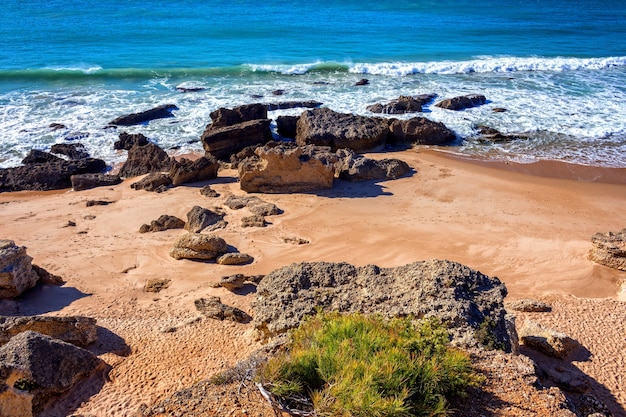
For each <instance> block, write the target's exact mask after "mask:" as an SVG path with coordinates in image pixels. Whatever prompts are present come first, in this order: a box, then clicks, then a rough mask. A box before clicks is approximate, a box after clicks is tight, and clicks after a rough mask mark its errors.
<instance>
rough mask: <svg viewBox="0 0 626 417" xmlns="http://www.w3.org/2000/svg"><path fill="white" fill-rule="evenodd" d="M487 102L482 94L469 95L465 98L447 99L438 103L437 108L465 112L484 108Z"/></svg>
mask: <svg viewBox="0 0 626 417" xmlns="http://www.w3.org/2000/svg"><path fill="white" fill-rule="evenodd" d="M486 102H487V98H486V97H485V96H483V95H482V94H468V95H465V96H458V97H452V98H447V99H445V100H441V101H440V102H438V103H436V104H435V106H437V107H441V108H442V109H446V110H455V111H460V110H465V109H469V108H471V107H477V106H482V105H483V104H485V103H486Z"/></svg>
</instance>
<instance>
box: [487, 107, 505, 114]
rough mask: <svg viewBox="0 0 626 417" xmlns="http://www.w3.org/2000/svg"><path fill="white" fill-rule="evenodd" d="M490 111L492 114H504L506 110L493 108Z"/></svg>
mask: <svg viewBox="0 0 626 417" xmlns="http://www.w3.org/2000/svg"><path fill="white" fill-rule="evenodd" d="M491 111H492V112H494V113H504V112H506V111H507V110H506V109H505V108H504V107H494V108H493V109H491Z"/></svg>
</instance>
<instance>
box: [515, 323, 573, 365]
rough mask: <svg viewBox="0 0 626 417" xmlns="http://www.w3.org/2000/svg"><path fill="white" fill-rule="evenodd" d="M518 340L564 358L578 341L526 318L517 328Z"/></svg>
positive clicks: (544, 352) (556, 356)
mask: <svg viewBox="0 0 626 417" xmlns="http://www.w3.org/2000/svg"><path fill="white" fill-rule="evenodd" d="M518 335H519V338H520V342H522V343H523V344H524V345H525V346H528V347H530V348H532V349H535V350H538V351H539V352H541V353H543V354H545V355H548V356H553V357H555V358H565V357H567V356H569V355H570V353H572V352H573V351H574V349H576V348H577V347H578V342H576V341H575V340H573V339H571V338H570V337H568V336H567V335H566V334H564V333H561V332H557V331H555V330H552V329H550V328H548V327H545V326H543V325H541V324H539V323H536V322H534V321H532V320H526V321H525V322H524V324H523V325H522V327H521V328H520V329H519V330H518Z"/></svg>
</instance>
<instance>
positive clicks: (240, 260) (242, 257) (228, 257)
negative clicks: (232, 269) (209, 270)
mask: <svg viewBox="0 0 626 417" xmlns="http://www.w3.org/2000/svg"><path fill="white" fill-rule="evenodd" d="M216 262H217V263H218V264H220V265H245V264H250V263H252V262H254V258H253V257H252V256H250V255H248V254H247V253H240V252H230V253H225V254H224V255H222V256H220V257H219V258H217V260H216Z"/></svg>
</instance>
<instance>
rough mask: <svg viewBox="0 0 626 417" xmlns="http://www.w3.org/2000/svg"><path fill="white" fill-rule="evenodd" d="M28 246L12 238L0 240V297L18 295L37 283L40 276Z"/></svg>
mask: <svg viewBox="0 0 626 417" xmlns="http://www.w3.org/2000/svg"><path fill="white" fill-rule="evenodd" d="M32 260H33V258H31V257H30V256H28V255H27V254H26V247H24V246H17V245H16V244H15V242H14V241H12V240H0V298H13V297H17V296H19V295H20V294H22V293H23V292H24V291H26V290H27V289H29V288H32V287H34V286H35V284H37V281H38V280H39V276H38V275H37V273H36V272H35V271H34V270H33V266H32V263H31V262H32Z"/></svg>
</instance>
